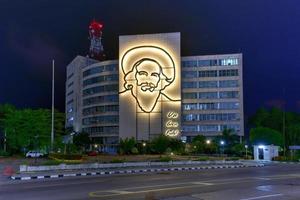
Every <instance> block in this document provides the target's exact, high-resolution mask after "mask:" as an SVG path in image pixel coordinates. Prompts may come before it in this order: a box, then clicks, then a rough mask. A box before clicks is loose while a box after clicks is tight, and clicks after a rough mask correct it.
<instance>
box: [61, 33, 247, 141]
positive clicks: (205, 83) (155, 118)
mask: <svg viewBox="0 0 300 200" xmlns="http://www.w3.org/2000/svg"><path fill="white" fill-rule="evenodd" d="M180 51H181V50H180V33H163V34H149V35H136V36H120V53H119V54H120V58H119V60H109V61H101V62H100V61H97V60H93V59H90V58H88V57H82V56H77V57H76V58H75V59H74V60H73V61H72V62H71V63H70V64H69V65H68V66H67V75H66V78H67V80H66V127H67V128H72V129H73V130H74V131H75V132H82V131H83V132H87V133H89V134H90V137H91V138H92V139H93V140H94V142H95V143H98V144H104V145H107V146H109V145H115V144H117V143H118V141H119V138H125V137H131V136H133V137H135V138H136V139H137V140H140V141H141V140H143V141H144V140H149V139H151V138H152V137H154V136H155V135H159V134H161V133H163V134H166V135H169V136H171V137H173V136H174V137H180V138H181V139H183V140H187V141H191V139H192V138H193V137H195V136H196V135H205V136H209V137H213V136H216V135H220V134H221V133H222V131H223V130H224V129H233V130H234V132H235V133H236V134H237V135H240V136H243V135H244V112H243V76H242V74H243V65H242V54H224V55H209V56H188V57H181V56H180ZM149 52H152V53H149ZM128 55H130V56H128ZM127 57H128V58H127ZM129 58H130V59H131V60H132V62H131V61H130V59H129ZM123 61H124V62H123ZM125 61H126V63H125ZM127 63H129V64H127ZM156 65H157V66H156ZM127 66H129V67H127ZM145 66H146V67H145ZM126 67H127V68H126ZM151 70H152V71H151ZM155 70H156V71H157V73H156V71H155ZM131 72H134V73H131ZM130 74H131V75H132V76H131V75H130ZM150 75H151V76H150ZM130 77H133V78H132V79H130ZM143 81H145V82H149V85H147V84H146V83H143ZM150 83H151V84H150ZM135 84H136V86H137V87H136V89H134V90H133V88H134V85H135ZM139 86H140V90H139ZM138 91H140V92H138ZM126 93H128V94H129V95H131V96H132V97H134V99H135V100H123V99H124V98H125V97H124V95H125V94H126ZM147 95H148V96H147ZM155 95H156V96H157V98H156V99H155V101H152V100H151V98H152V97H153V96H155ZM126 98H127V97H126ZM129 99H130V98H129ZM131 99H132V98H131ZM145 99H146V100H145ZM133 105H134V106H133ZM130 106H131V107H130ZM132 110H134V113H135V116H136V117H134V118H133V117H131V115H130V112H133V111H132ZM125 132H126V133H125Z"/></svg>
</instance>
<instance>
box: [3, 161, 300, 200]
mask: <svg viewBox="0 0 300 200" xmlns="http://www.w3.org/2000/svg"><path fill="white" fill-rule="evenodd" d="M0 199H9V200H15V199H30V200H41V199H148V200H151V199H152V200H153V199H165V200H171V199H175V200H197V199H198V200H199V199H201V200H217V199H222V200H235V199H238V200H252V199H272V200H273V199H274V200H277V199H295V200H296V199H300V165H299V164H272V165H267V166H265V167H261V168H240V169H214V170H201V171H189V172H161V173H148V174H139V175H113V176H104V177H103V176H102V177H97V176H95V177H74V178H63V179H51V180H50V179H49V180H47V179H43V180H30V181H12V180H10V181H5V182H3V183H1V185H0Z"/></svg>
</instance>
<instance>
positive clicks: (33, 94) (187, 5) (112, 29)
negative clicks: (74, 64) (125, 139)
mask: <svg viewBox="0 0 300 200" xmlns="http://www.w3.org/2000/svg"><path fill="white" fill-rule="evenodd" d="M62 2H63V3H62ZM92 19H96V20H100V21H101V22H103V23H104V32H103V39H104V49H105V52H106V54H107V56H108V59H117V58H118V36H119V35H125V34H143V33H164V32H181V49H182V56H191V55H208V54H226V53H240V52H241V53H243V56H244V63H243V64H244V107H245V114H246V117H248V116H249V115H251V114H253V113H254V112H255V110H256V109H257V108H259V107H262V106H269V107H270V106H282V105H283V104H284V103H285V102H286V103H285V105H286V106H285V107H286V108H287V109H288V110H292V111H298V112H299V111H300V87H299V74H300V1H299V0H198V1H196V0H193V1H192V0H190V1H187V0H185V1H183V0H156V1H155V0H152V1H150V0H149V1H146V0H145V1H143V0H127V1H121V0H94V1H86V0H81V1H79V0H76V1H74V0H72V1H67V0H63V1H55V0H39V1H34V0H30V1H21V0H19V1H15V0H0V22H1V23H0V24H1V26H0V104H2V103H11V104H14V105H16V106H17V107H20V108H25V107H32V108H39V107H43V108H50V106H51V59H52V58H54V59H55V60H56V98H55V101H56V108H58V109H59V110H60V111H64V92H65V89H64V88H65V85H64V82H65V68H66V66H67V64H69V63H70V62H71V61H72V59H73V58H74V57H75V56H76V55H83V56H85V55H86V54H87V52H88V47H89V40H88V25H89V22H90V21H91V20H92Z"/></svg>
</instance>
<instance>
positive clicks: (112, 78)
mask: <svg viewBox="0 0 300 200" xmlns="http://www.w3.org/2000/svg"><path fill="white" fill-rule="evenodd" d="M118 80H119V76H118V75H117V74H111V75H104V76H97V77H94V78H90V79H87V80H84V81H83V87H85V86H87V85H92V84H95V83H100V82H102V81H118Z"/></svg>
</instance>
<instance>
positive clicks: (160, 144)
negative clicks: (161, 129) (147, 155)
mask: <svg viewBox="0 0 300 200" xmlns="http://www.w3.org/2000/svg"><path fill="white" fill-rule="evenodd" d="M169 145H170V138H169V137H168V136H166V135H163V134H161V135H160V136H158V137H156V138H154V139H153V140H152V141H151V150H152V152H153V153H159V154H162V153H165V152H166V150H167V148H168V147H169Z"/></svg>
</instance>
